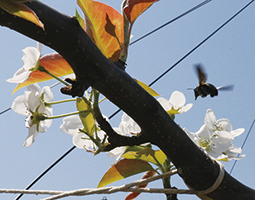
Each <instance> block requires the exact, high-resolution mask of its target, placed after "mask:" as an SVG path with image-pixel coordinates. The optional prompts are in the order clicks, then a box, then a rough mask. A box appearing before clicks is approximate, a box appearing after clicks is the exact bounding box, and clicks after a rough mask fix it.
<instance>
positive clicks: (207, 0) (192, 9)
mask: <svg viewBox="0 0 255 200" xmlns="http://www.w3.org/2000/svg"><path fill="white" fill-rule="evenodd" d="M210 1H212V0H205V1H203V2H202V3H200V4H198V5H196V6H194V7H193V8H191V9H189V10H188V11H186V12H184V13H182V14H180V15H179V16H177V17H175V18H174V19H172V20H170V21H168V22H166V23H165V24H163V25H161V26H159V27H158V28H156V29H154V30H152V31H150V32H149V33H147V34H145V35H143V36H142V37H140V38H138V39H136V40H135V41H133V42H131V43H130V46H131V45H132V44H135V43H137V42H138V41H140V40H142V39H144V38H146V37H147V36H149V35H151V34H152V33H155V32H157V31H158V30H160V29H162V28H164V27H165V26H167V25H169V24H171V23H172V22H174V21H176V20H177V19H180V18H182V17H184V16H185V15H187V14H189V13H190V12H192V11H195V10H196V9H198V8H200V7H202V6H203V5H205V4H207V3H209V2H210Z"/></svg>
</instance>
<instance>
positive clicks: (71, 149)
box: [14, 146, 76, 200]
mask: <svg viewBox="0 0 255 200" xmlns="http://www.w3.org/2000/svg"><path fill="white" fill-rule="evenodd" d="M75 148H76V146H73V147H71V148H70V149H69V150H68V151H67V152H66V153H64V154H63V155H62V156H61V157H60V158H59V159H57V160H56V161H55V162H54V163H52V164H51V165H50V166H49V167H48V168H47V169H46V170H44V171H43V172H42V173H41V174H40V175H39V176H38V177H37V178H35V179H34V180H33V181H32V182H31V183H30V184H29V185H28V186H27V187H26V188H25V190H29V189H30V188H31V187H32V186H33V185H34V184H35V183H36V182H37V181H39V180H40V179H41V178H42V177H43V176H44V175H45V174H47V172H49V171H50V170H51V169H52V168H53V167H54V166H55V165H56V164H58V163H59V162H60V161H61V160H62V159H63V158H65V157H66V156H67V155H68V154H69V153H71V152H72V151H73V150H74V149H75ZM23 195H24V194H19V195H18V196H17V197H16V198H15V199H14V200H18V199H20V198H21V197H22V196H23Z"/></svg>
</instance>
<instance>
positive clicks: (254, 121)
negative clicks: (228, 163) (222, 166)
mask: <svg viewBox="0 0 255 200" xmlns="http://www.w3.org/2000/svg"><path fill="white" fill-rule="evenodd" d="M254 123H255V119H254V120H253V122H252V124H251V126H250V129H249V131H248V133H247V135H246V137H245V139H244V141H243V144H242V146H241V149H243V147H244V145H245V143H246V141H247V139H248V137H249V135H250V133H251V130H252V128H253V125H254ZM239 155H240V154H238V156H239ZM238 156H237V157H238ZM236 161H237V160H235V162H234V164H233V165H232V168H231V170H230V172H229V174H231V173H232V171H233V169H234V167H235V165H236Z"/></svg>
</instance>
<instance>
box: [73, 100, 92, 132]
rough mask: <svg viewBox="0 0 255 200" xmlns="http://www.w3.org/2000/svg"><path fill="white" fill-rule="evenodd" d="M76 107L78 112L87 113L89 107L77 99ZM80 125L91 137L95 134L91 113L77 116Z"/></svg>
mask: <svg viewBox="0 0 255 200" xmlns="http://www.w3.org/2000/svg"><path fill="white" fill-rule="evenodd" d="M76 107H77V110H78V111H87V110H90V106H89V105H88V104H87V103H86V102H85V101H84V100H83V99H82V98H77V100H76ZM79 116H80V119H81V121H82V124H83V126H84V129H83V130H84V131H85V132H86V133H87V134H89V135H91V136H93V133H94V132H95V119H94V117H93V114H92V113H91V112H84V113H80V114H79Z"/></svg>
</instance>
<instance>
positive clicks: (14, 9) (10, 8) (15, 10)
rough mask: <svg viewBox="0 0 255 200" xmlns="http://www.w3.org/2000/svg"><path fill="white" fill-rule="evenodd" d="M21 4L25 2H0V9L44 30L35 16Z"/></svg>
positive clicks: (4, 0)
mask: <svg viewBox="0 0 255 200" xmlns="http://www.w3.org/2000/svg"><path fill="white" fill-rule="evenodd" d="M22 2H26V1H25V0H1V1H0V7H1V8H2V9H4V10H5V11H7V12H9V13H10V14H13V15H16V16H18V17H21V18H23V19H26V20H28V21H30V22H32V23H34V24H36V25H37V26H39V27H41V28H42V29H44V25H43V23H42V22H41V21H40V20H39V19H38V17H37V16H36V14H35V13H34V12H33V10H31V9H30V8H28V7H27V6H26V5H25V4H23V3H22Z"/></svg>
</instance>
